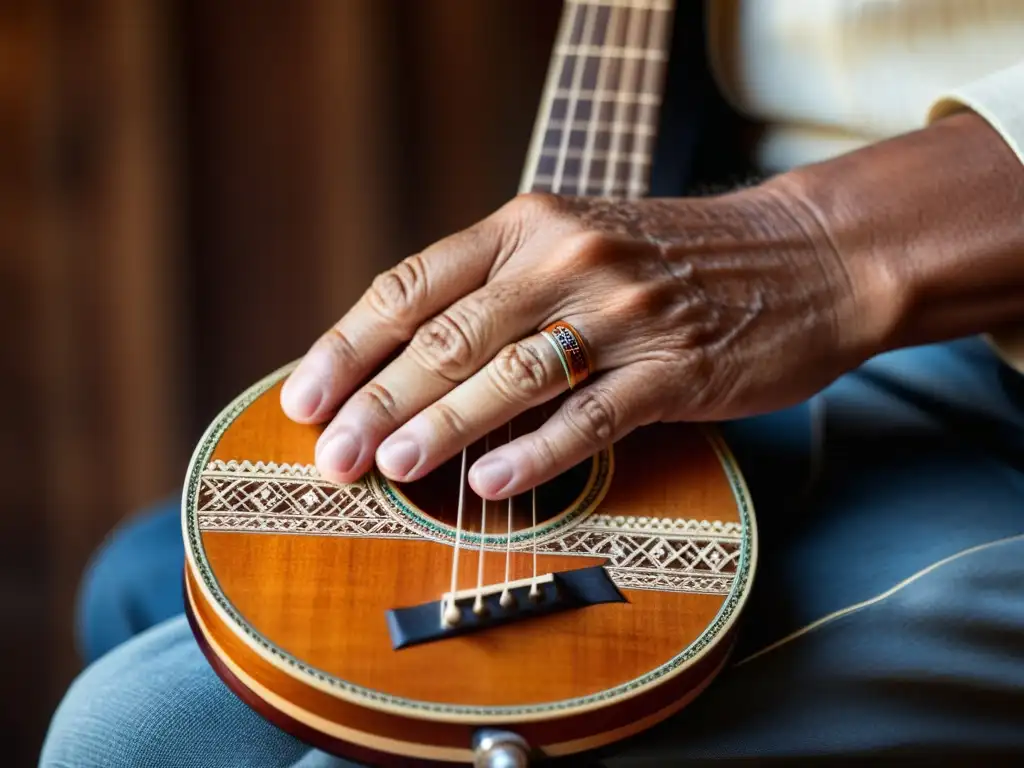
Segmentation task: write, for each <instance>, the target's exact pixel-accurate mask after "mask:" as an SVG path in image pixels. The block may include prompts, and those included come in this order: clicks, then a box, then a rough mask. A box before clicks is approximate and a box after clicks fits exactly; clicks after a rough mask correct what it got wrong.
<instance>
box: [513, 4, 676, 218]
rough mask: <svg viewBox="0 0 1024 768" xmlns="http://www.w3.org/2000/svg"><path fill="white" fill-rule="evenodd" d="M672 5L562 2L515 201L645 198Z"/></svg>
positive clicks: (670, 27) (668, 43)
mask: <svg viewBox="0 0 1024 768" xmlns="http://www.w3.org/2000/svg"><path fill="white" fill-rule="evenodd" d="M674 11H675V2H674V0H566V2H565V7H564V10H563V12H562V20H561V24H560V25H559V29H558V33H557V37H556V40H555V48H554V51H553V54H552V59H551V64H550V66H549V69H548V79H547V82H546V84H545V88H544V95H543V98H542V101H541V107H540V111H539V113H538V116H537V122H536V124H535V126H534V133H533V139H532V142H531V145H530V151H529V155H528V158H527V161H526V167H525V168H524V170H523V176H522V180H521V183H520V192H554V193H557V194H564V195H585V196H599V197H615V198H638V197H643V196H645V195H646V194H647V192H648V186H649V183H650V171H651V162H652V159H653V156H654V150H655V141H656V138H657V128H658V122H659V117H660V111H661V102H662V90H663V86H664V79H665V71H666V66H667V61H668V55H669V47H670V45H671V31H672V18H673V14H674Z"/></svg>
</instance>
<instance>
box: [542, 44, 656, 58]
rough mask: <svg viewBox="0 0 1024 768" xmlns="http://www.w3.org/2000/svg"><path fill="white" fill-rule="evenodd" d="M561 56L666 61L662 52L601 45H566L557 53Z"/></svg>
mask: <svg viewBox="0 0 1024 768" xmlns="http://www.w3.org/2000/svg"><path fill="white" fill-rule="evenodd" d="M558 52H559V53H561V54H562V55H563V56H605V57H608V58H619V59H643V60H645V61H667V60H668V58H667V56H666V54H665V53H664V52H662V51H649V50H647V49H646V48H623V47H614V46H602V45H566V46H563V47H562V48H561V49H560V50H559V51H558Z"/></svg>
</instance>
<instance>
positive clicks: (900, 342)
mask: <svg viewBox="0 0 1024 768" xmlns="http://www.w3.org/2000/svg"><path fill="white" fill-rule="evenodd" d="M767 186H768V187H770V188H771V189H773V190H774V191H775V192H776V194H779V195H781V196H783V197H785V198H786V200H787V201H788V202H789V203H790V207H791V208H792V209H793V210H794V211H796V212H797V215H799V216H801V220H802V221H803V222H804V224H805V227H806V228H807V229H808V230H809V231H811V232H812V233H813V239H814V240H815V242H816V243H817V247H818V248H819V249H823V250H824V251H825V252H828V251H830V252H831V255H830V256H827V257H826V258H831V260H832V261H833V262H834V263H835V265H836V269H837V270H838V272H839V273H841V274H842V275H844V276H845V278H846V280H847V281H848V291H847V294H846V296H845V302H846V303H845V308H844V309H842V311H840V312H838V313H837V317H838V318H839V322H840V326H841V327H840V331H839V334H840V338H841V339H843V341H844V343H848V344H852V345H854V347H856V348H857V349H859V350H860V351H861V354H862V355H863V356H864V357H868V356H871V355H873V354H877V353H880V352H884V351H887V350H891V349H896V348H899V347H904V346H912V345H917V344H925V343H932V342H936V341H942V340H946V339H949V338H955V337H959V336H966V335H973V334H977V333H981V332H984V331H986V330H989V329H991V328H994V327H998V326H1000V325H1004V324H1007V323H1013V322H1016V321H1019V320H1021V319H1022V318H1024V226H1022V224H1021V218H1020V210H1021V209H1022V207H1024V167H1022V166H1021V163H1020V161H1019V160H1018V159H1017V158H1016V156H1015V155H1014V154H1013V152H1012V150H1011V149H1010V148H1009V147H1008V146H1007V145H1006V143H1005V142H1004V141H1003V140H1002V139H1001V137H1000V136H999V135H998V134H997V133H996V132H995V131H994V130H992V128H991V127H990V126H989V125H988V123H986V122H985V121H984V120H983V119H982V118H980V117H979V116H977V115H975V114H973V113H964V114H958V115H955V116H953V117H949V118H945V119H943V120H941V121H938V122H937V123H935V124H934V125H932V126H931V127H929V128H926V129H923V130H920V131H916V132H914V133H910V134H906V135H904V136H900V137H897V138H894V139H890V140H887V141H883V142H880V143H878V144H875V145H872V146H870V147H867V148H865V149H862V150H857V151H855V152H851V153H849V154H848V155H844V156H842V157H839V158H836V159H834V160H830V161H825V162H822V163H818V164H815V165H811V166H807V167H805V168H801V169H797V170H794V171H791V172H789V173H786V174H782V175H780V176H779V177H776V178H775V179H772V180H771V181H769V182H768V183H767Z"/></svg>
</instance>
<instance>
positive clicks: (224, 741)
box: [39, 616, 309, 768]
mask: <svg viewBox="0 0 1024 768" xmlns="http://www.w3.org/2000/svg"><path fill="white" fill-rule="evenodd" d="M308 750H309V748H308V747H307V746H305V745H303V744H301V743H300V742H298V741H296V740H295V739H293V738H292V737H290V736H288V735H287V734H286V733H284V732H283V731H279V730H278V729H277V728H275V727H274V726H272V725H271V724H270V723H269V722H267V721H266V720H264V719H263V718H261V717H260V716H259V715H258V714H256V713H255V711H253V710H252V709H250V708H249V707H248V706H247V705H246V704H245V703H243V702H242V701H241V699H239V698H237V697H236V696H235V695H234V694H233V693H232V692H231V691H230V690H229V689H228V688H227V687H226V686H225V685H224V684H223V683H222V682H221V681H220V679H219V678H218V677H217V676H216V674H215V673H214V671H213V669H212V668H211V667H210V665H209V664H208V663H207V661H206V659H205V658H204V657H203V655H202V652H201V651H200V650H199V647H198V645H197V644H196V642H195V640H194V638H193V636H192V632H191V630H190V628H189V626H188V622H187V621H186V619H185V617H184V616H179V617H177V618H173V619H170V620H168V621H165V622H162V623H161V624H159V625H157V626H155V627H152V628H151V629H149V630H147V631H146V632H143V633H142V634H140V635H138V636H136V637H134V638H132V639H131V640H129V641H128V642H126V643H123V644H122V645H120V646H119V647H117V648H115V649H113V650H112V651H111V652H110V653H108V654H106V655H105V656H103V658H101V659H99V660H98V661H96V662H94V663H93V664H92V665H90V666H89V667H87V668H86V669H85V671H83V672H82V673H81V674H80V675H79V677H78V678H77V679H76V680H75V681H74V683H73V684H72V685H71V687H70V688H69V689H68V691H67V693H66V694H65V696H64V699H63V701H61V703H60V705H59V706H58V708H57V710H56V712H55V713H54V715H53V718H52V720H51V722H50V727H49V729H48V731H47V734H46V738H45V740H44V743H43V748H42V752H41V756H40V761H39V765H40V766H41V767H42V768H71V766H74V768H94V767H95V768H100V766H102V767H103V768H122V766H123V767H124V768H127V767H128V766H142V765H145V766H153V767H154V768H156V767H157V766H177V765H216V766H247V767H249V766H251V767H253V768H263V767H264V766H266V767H267V768H269V767H270V766H277V768H281V767H282V766H287V765H291V764H293V763H294V762H295V761H296V760H298V759H299V758H300V757H301V756H302V755H303V754H305V753H306V752H307V751H308Z"/></svg>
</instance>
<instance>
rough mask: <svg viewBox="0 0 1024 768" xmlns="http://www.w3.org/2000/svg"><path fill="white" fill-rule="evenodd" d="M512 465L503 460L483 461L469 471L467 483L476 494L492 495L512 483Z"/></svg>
mask: <svg viewBox="0 0 1024 768" xmlns="http://www.w3.org/2000/svg"><path fill="white" fill-rule="evenodd" d="M512 474H513V472H512V465H511V464H509V463H508V462H507V461H505V460H504V459H484V460H483V461H481V462H480V463H479V464H475V465H474V466H473V468H472V469H471V470H470V471H469V482H470V483H471V484H472V485H473V487H474V488H476V489H477V492H478V493H483V494H486V495H493V494H496V493H498V492H500V491H501V490H502V489H503V488H504V487H505V486H506V485H508V484H509V483H510V482H511V481H512Z"/></svg>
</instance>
